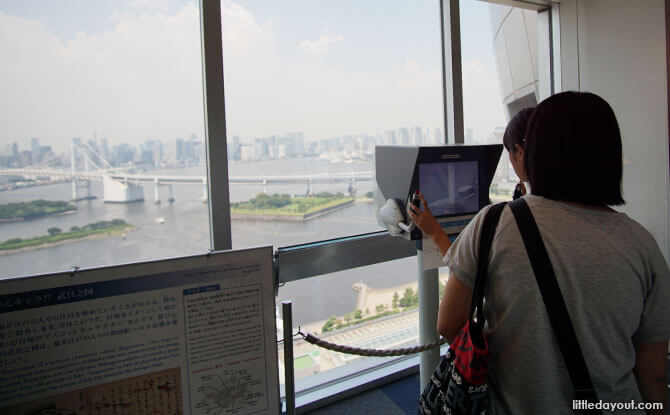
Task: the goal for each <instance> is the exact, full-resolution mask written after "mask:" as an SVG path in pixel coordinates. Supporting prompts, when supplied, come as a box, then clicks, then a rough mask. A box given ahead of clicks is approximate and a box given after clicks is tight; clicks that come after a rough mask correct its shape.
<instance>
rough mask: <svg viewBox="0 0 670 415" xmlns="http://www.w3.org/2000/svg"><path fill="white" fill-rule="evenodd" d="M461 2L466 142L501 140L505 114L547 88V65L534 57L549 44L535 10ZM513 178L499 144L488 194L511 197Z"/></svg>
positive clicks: (534, 102) (528, 103)
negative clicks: (539, 24) (498, 160)
mask: <svg viewBox="0 0 670 415" xmlns="http://www.w3.org/2000/svg"><path fill="white" fill-rule="evenodd" d="M460 7H461V30H462V37H461V41H462V53H463V110H464V124H465V143H466V144H502V137H503V133H504V132H505V127H506V125H507V121H508V120H509V119H510V117H512V116H514V114H516V113H517V112H518V111H519V110H521V109H523V108H526V107H534V106H535V105H537V102H539V101H540V100H541V99H542V98H544V96H543V95H545V94H546V91H545V90H546V87H547V85H548V84H549V83H548V80H549V77H550V75H549V73H548V72H549V69H548V66H547V65H544V66H543V65H538V58H539V59H540V61H542V58H543V57H544V56H545V55H546V51H547V50H548V44H545V43H544V42H538V39H541V40H548V38H549V37H548V36H541V35H542V34H543V33H542V32H541V31H540V30H538V27H539V26H538V19H540V18H541V17H539V14H538V12H537V11H535V10H526V9H520V8H513V7H509V6H502V5H498V4H491V3H485V2H481V1H475V0H463V1H461V3H460ZM483 22H486V23H487V24H483ZM546 29H547V30H548V26H547V27H546ZM538 52H540V53H538ZM518 181H519V178H518V177H517V175H516V173H515V171H514V169H513V167H512V164H511V163H510V161H509V155H508V153H507V151H505V150H504V149H503V154H502V156H501V158H500V163H499V165H498V169H497V171H496V174H495V177H494V179H493V184H492V186H491V193H490V196H491V199H492V200H493V201H502V200H509V199H511V197H512V193H513V190H514V187H515V186H516V184H517V182H518Z"/></svg>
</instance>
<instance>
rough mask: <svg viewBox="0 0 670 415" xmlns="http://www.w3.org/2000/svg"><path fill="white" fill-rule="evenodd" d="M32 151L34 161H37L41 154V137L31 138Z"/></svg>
mask: <svg viewBox="0 0 670 415" xmlns="http://www.w3.org/2000/svg"><path fill="white" fill-rule="evenodd" d="M30 152H31V153H33V161H37V160H38V158H39V155H40V139H39V138H37V137H33V138H31V139H30Z"/></svg>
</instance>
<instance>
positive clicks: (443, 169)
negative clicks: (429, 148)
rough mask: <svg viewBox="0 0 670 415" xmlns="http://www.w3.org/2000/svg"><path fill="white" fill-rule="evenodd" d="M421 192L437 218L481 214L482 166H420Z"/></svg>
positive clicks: (462, 163)
mask: <svg viewBox="0 0 670 415" xmlns="http://www.w3.org/2000/svg"><path fill="white" fill-rule="evenodd" d="M419 190H420V191H421V193H423V196H424V197H425V198H426V202H427V203H428V207H429V208H430V210H431V212H433V215H434V216H435V217H440V216H447V215H458V214H466V213H475V212H477V211H479V166H478V163H477V162H476V161H456V162H447V163H423V164H420V165H419Z"/></svg>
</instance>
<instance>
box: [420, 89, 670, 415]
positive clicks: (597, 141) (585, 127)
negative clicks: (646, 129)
mask: <svg viewBox="0 0 670 415" xmlns="http://www.w3.org/2000/svg"><path fill="white" fill-rule="evenodd" d="M621 148H622V146H621V137H620V133H619V127H618V124H617V121H616V117H615V116H614V112H613V111H612V109H611V108H610V106H609V105H608V104H607V103H606V102H605V101H604V100H603V99H602V98H600V97H598V96H596V95H594V94H590V93H580V92H564V93H560V94H557V95H554V96H552V97H549V98H547V99H546V100H544V101H543V102H542V103H540V104H539V105H538V107H537V108H536V109H535V111H534V113H533V114H532V115H531V118H530V121H529V123H528V130H527V133H526V141H525V146H524V151H525V154H524V158H523V166H524V168H525V172H526V174H527V177H528V180H529V182H530V186H531V188H532V194H531V195H527V196H525V200H526V202H527V203H528V205H529V207H530V210H531V212H532V214H533V216H534V218H535V221H536V222H537V225H538V228H539V230H540V233H541V235H542V239H543V241H544V244H545V246H546V248H547V252H548V254H549V258H550V261H551V264H552V266H553V268H554V272H555V273H556V278H557V280H558V283H559V286H560V288H561V291H562V294H563V298H564V300H565V303H566V306H567V308H568V312H569V314H570V318H571V320H572V323H573V325H574V329H575V334H576V336H577V338H578V340H579V343H580V346H581V349H582V352H583V354H584V358H585V360H586V363H587V366H588V369H589V372H590V374H591V379H592V381H593V384H594V387H595V389H596V393H597V395H598V397H599V399H602V400H603V401H604V402H631V401H635V402H637V403H641V402H643V401H644V402H663V403H664V406H665V400H666V381H665V365H666V355H667V350H668V339H669V338H670V301H668V298H670V270H668V265H667V263H666V262H665V260H664V258H663V255H662V254H661V252H660V249H659V248H658V245H657V244H656V242H655V240H654V239H653V237H652V236H651V234H650V233H649V232H648V231H647V230H645V229H644V228H643V227H642V226H641V225H639V224H638V223H637V222H635V221H633V220H632V219H630V218H629V217H628V216H626V215H625V214H623V213H618V212H616V211H614V210H612V209H611V208H610V207H609V206H612V205H621V204H623V203H624V200H623V198H622V196H621V176H622V165H621V161H622V149H621ZM540 166H541V167H540ZM423 202H424V205H423V206H425V200H424V201H423ZM486 210H487V209H482V212H480V213H479V214H478V215H477V216H476V217H475V218H474V219H473V220H472V221H471V222H470V224H469V225H468V226H467V227H466V229H465V230H464V231H463V232H462V233H461V234H460V235H459V237H458V238H457V239H456V240H455V241H454V243H453V246H452V247H451V248H450V249H449V251H448V253H447V254H446V255H445V256H444V262H445V263H446V265H448V266H449V270H450V273H451V274H450V278H449V280H448V282H447V289H446V291H445V293H444V296H443V298H442V302H441V304H440V310H439V316H438V331H439V332H440V333H441V334H442V335H443V336H444V337H445V338H446V339H447V340H449V341H450V340H452V339H453V338H454V337H455V336H456V334H457V333H458V331H459V330H460V329H461V327H462V326H463V325H464V324H465V322H466V320H467V318H468V312H469V307H470V299H471V297H472V286H473V282H474V278H475V274H476V269H477V246H478V236H479V230H480V228H481V224H482V221H483V217H484V214H485V211H486ZM411 216H412V218H413V220H415V223H416V224H417V225H418V226H419V227H420V228H421V229H424V228H425V232H426V233H427V234H428V235H429V236H431V237H433V234H434V235H438V236H437V240H436V243H438V242H437V241H438V240H439V239H440V237H439V232H437V231H436V229H435V228H434V225H435V223H436V222H435V219H434V218H433V217H432V214H431V213H430V210H429V209H428V207H425V208H424V210H421V209H414V211H413V212H411ZM438 226H439V225H438ZM434 239H435V238H434ZM438 246H439V245H438ZM488 270H489V271H488V278H489V280H488V285H487V292H486V293H485V298H486V309H485V315H486V318H487V330H486V332H487V340H488V343H489V348H490V353H491V356H490V361H489V365H490V366H489V375H488V384H489V390H488V405H489V407H490V409H492V410H493V411H494V412H495V413H497V414H536V413H566V414H567V413H572V399H573V390H572V384H571V382H570V378H569V377H568V372H567V370H566V365H565V362H564V360H563V357H562V355H561V353H560V350H559V346H558V341H561V339H556V337H555V336H554V333H553V330H552V327H551V325H550V323H549V319H548V317H547V313H546V310H545V306H544V302H543V300H542V297H541V295H540V293H539V290H538V287H537V283H536V281H535V277H534V275H533V273H532V269H531V266H530V262H529V260H528V256H527V254H526V250H525V248H524V245H523V242H522V239H521V235H520V234H519V231H518V228H517V226H516V223H515V221H514V217H513V216H512V214H511V212H510V210H509V208H505V209H504V211H503V213H502V215H501V217H500V222H499V224H498V227H497V228H496V234H495V237H494V239H493V244H492V247H491V257H490V259H489V268H488ZM658 413H662V411H659V412H658Z"/></svg>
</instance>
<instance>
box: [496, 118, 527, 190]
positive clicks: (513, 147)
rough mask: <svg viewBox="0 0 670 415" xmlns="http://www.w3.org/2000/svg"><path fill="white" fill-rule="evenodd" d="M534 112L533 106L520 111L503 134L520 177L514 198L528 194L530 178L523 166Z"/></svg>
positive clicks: (515, 171)
mask: <svg viewBox="0 0 670 415" xmlns="http://www.w3.org/2000/svg"><path fill="white" fill-rule="evenodd" d="M532 112H533V108H524V109H522V110H521V111H519V112H518V113H517V114H516V115H515V116H514V117H512V119H511V120H510V122H509V124H507V128H505V133H504V134H503V145H504V146H505V150H507V153H508V154H509V161H510V163H512V167H513V168H514V173H516V175H517V177H518V178H519V183H517V185H516V187H515V188H514V195H513V196H512V199H514V200H516V199H518V198H519V197H521V196H524V195H525V194H526V185H525V183H524V182H527V181H528V178H527V177H526V170H525V169H524V167H523V155H524V149H523V147H524V137H525V136H526V126H527V125H528V119H529V118H530V114H532Z"/></svg>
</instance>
